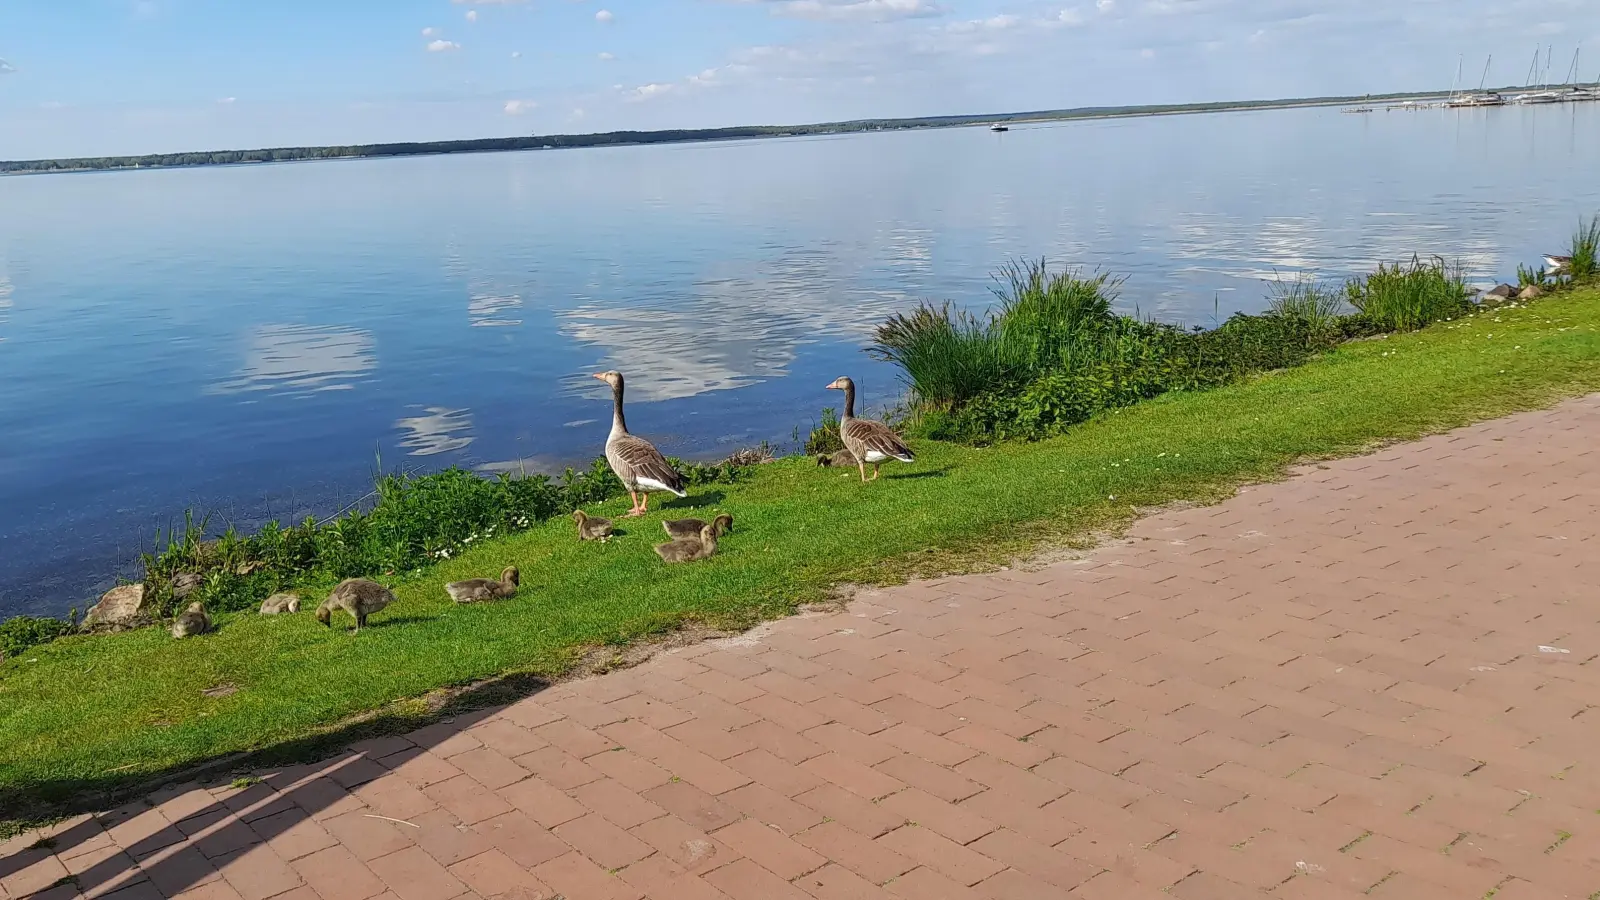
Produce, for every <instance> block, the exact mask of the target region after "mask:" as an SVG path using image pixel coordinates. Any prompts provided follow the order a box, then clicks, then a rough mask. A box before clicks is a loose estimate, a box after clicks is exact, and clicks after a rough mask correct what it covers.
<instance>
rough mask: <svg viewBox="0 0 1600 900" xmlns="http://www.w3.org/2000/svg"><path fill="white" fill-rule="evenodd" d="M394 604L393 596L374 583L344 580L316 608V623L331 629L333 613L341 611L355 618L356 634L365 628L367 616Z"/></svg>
mask: <svg viewBox="0 0 1600 900" xmlns="http://www.w3.org/2000/svg"><path fill="white" fill-rule="evenodd" d="M393 602H394V594H392V593H390V592H389V589H388V588H386V587H384V586H383V585H381V584H379V583H377V582H376V581H368V580H367V579H365V578H346V579H345V580H343V581H341V582H339V585H338V587H335V588H334V589H333V593H331V594H329V595H328V599H326V600H324V601H322V605H321V606H319V607H317V621H318V622H321V623H322V624H323V625H325V626H330V627H331V622H330V621H329V620H331V619H332V618H333V611H334V610H336V609H342V610H344V611H345V612H347V613H349V614H350V615H352V616H354V617H355V620H356V632H357V633H360V631H361V629H362V628H364V627H366V624H367V616H370V615H372V614H373V613H375V612H377V611H378V610H380V609H383V608H384V607H386V606H388V605H389V604H391V603H393Z"/></svg>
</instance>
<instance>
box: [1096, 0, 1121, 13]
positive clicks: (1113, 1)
mask: <svg viewBox="0 0 1600 900" xmlns="http://www.w3.org/2000/svg"><path fill="white" fill-rule="evenodd" d="M1094 8H1095V9H1098V10H1100V11H1101V12H1103V13H1108V12H1111V11H1112V10H1114V9H1116V8H1117V0H1094Z"/></svg>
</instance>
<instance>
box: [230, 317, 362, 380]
mask: <svg viewBox="0 0 1600 900" xmlns="http://www.w3.org/2000/svg"><path fill="white" fill-rule="evenodd" d="M244 356H245V359H244V364H243V365H242V366H240V368H239V371H238V372H236V373H235V374H234V377H233V378H232V379H230V380H228V381H225V382H223V383H222V384H219V385H217V386H216V387H215V388H213V389H212V390H213V391H214V392H216V393H224V394H231V393H238V392H243V391H280V392H284V393H312V392H316V391H342V390H349V389H351V388H353V387H355V385H356V384H357V383H358V382H359V381H361V380H362V379H363V377H364V376H365V375H366V374H367V373H369V372H371V371H372V370H373V369H376V368H377V367H378V354H377V341H376V340H375V339H374V337H373V335H372V332H370V331H363V330H361V329H359V328H348V327H344V326H339V325H260V326H257V327H256V328H255V330H254V332H253V333H251V334H250V335H249V337H248V344H247V346H246V347H245V353H244Z"/></svg>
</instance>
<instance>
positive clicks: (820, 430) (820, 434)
mask: <svg viewBox="0 0 1600 900" xmlns="http://www.w3.org/2000/svg"><path fill="white" fill-rule="evenodd" d="M843 449H844V439H843V438H841V437H839V413H838V411H836V410H835V409H834V408H833V407H831V406H829V407H825V408H824V409H823V410H822V421H821V422H818V423H817V425H816V426H815V427H814V428H812V429H811V434H810V435H809V436H807V437H806V444H805V454H806V455H807V456H821V455H822V454H824V453H837V452H838V451H840V450H843Z"/></svg>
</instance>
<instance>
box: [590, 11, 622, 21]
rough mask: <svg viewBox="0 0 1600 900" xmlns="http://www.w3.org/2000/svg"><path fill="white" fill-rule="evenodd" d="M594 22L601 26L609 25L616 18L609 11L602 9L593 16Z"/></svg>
mask: <svg viewBox="0 0 1600 900" xmlns="http://www.w3.org/2000/svg"><path fill="white" fill-rule="evenodd" d="M594 20H595V21H596V22H599V23H600V24H601V25H610V24H611V23H612V22H615V21H616V20H617V17H616V15H614V14H613V13H612V12H611V10H609V9H602V10H600V11H599V12H597V13H595V14H594Z"/></svg>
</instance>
